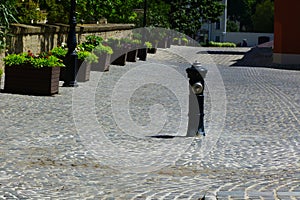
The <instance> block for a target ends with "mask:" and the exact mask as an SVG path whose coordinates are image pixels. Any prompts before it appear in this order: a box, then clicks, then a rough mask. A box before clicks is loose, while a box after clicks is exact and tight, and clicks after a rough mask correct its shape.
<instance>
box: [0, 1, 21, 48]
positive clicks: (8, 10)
mask: <svg viewBox="0 0 300 200" xmlns="http://www.w3.org/2000/svg"><path fill="white" fill-rule="evenodd" d="M14 5H15V1H14V0H1V2H0V51H2V50H3V49H5V47H6V42H5V41H6V40H5V38H6V37H7V36H9V34H8V31H9V25H10V23H11V22H17V20H16V18H15V17H14V15H15V14H16V9H15V6H14Z"/></svg>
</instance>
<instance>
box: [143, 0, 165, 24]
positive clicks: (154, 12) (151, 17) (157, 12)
mask: <svg viewBox="0 0 300 200" xmlns="http://www.w3.org/2000/svg"><path fill="white" fill-rule="evenodd" d="M169 13H170V4H169V3H166V2H164V1H160V0H150V1H149V0H148V11H147V25H148V26H155V27H163V28H170V22H169Z"/></svg>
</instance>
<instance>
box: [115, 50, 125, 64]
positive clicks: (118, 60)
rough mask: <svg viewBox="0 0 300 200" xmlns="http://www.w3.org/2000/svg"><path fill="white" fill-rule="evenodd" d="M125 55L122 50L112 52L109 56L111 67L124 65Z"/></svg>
mask: <svg viewBox="0 0 300 200" xmlns="http://www.w3.org/2000/svg"><path fill="white" fill-rule="evenodd" d="M126 59H127V53H126V51H124V50H114V53H113V54H112V56H111V64H112V65H120V66H124V65H126Z"/></svg>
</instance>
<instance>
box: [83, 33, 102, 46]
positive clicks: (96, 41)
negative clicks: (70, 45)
mask: <svg viewBox="0 0 300 200" xmlns="http://www.w3.org/2000/svg"><path fill="white" fill-rule="evenodd" d="M85 39H86V42H84V43H86V44H91V45H94V46H95V47H96V46H98V45H100V44H101V43H102V41H103V38H102V37H100V36H97V35H88V36H86V37H85Z"/></svg>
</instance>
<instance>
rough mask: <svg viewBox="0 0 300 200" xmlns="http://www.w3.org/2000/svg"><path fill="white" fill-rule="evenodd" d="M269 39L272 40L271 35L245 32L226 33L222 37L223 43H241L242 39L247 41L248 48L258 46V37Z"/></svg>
mask: <svg viewBox="0 0 300 200" xmlns="http://www.w3.org/2000/svg"><path fill="white" fill-rule="evenodd" d="M260 36H267V37H270V41H271V40H274V34H273V33H246V32H227V33H226V35H225V37H224V42H233V43H235V44H238V43H242V42H243V39H246V40H247V44H248V46H250V47H252V46H256V45H258V37H260Z"/></svg>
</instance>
